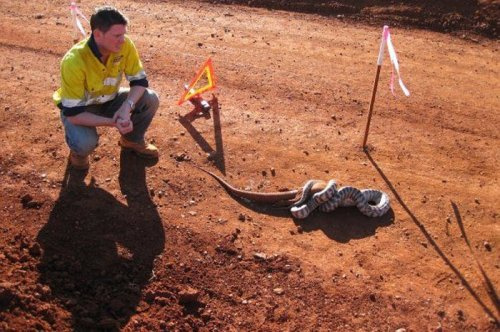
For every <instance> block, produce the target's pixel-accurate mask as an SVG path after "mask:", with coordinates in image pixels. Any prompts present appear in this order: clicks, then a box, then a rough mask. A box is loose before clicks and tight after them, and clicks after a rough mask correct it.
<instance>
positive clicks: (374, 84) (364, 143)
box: [363, 65, 382, 149]
mask: <svg viewBox="0 0 500 332" xmlns="http://www.w3.org/2000/svg"><path fill="white" fill-rule="evenodd" d="M380 68H382V65H378V66H377V74H376V75H375V82H374V83H373V91H372V100H371V101H370V110H369V111H368V122H367V123H366V130H365V138H364V139H363V149H365V148H366V140H367V139H368V131H369V130H370V122H371V120H372V112H373V105H374V104H375V95H376V94H377V86H378V78H379V76H380Z"/></svg>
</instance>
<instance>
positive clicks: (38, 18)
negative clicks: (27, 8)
mask: <svg viewBox="0 0 500 332" xmlns="http://www.w3.org/2000/svg"><path fill="white" fill-rule="evenodd" d="M42 18H43V14H36V15H35V20H40V19H42Z"/></svg>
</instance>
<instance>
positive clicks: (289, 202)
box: [192, 165, 390, 219]
mask: <svg viewBox="0 0 500 332" xmlns="http://www.w3.org/2000/svg"><path fill="white" fill-rule="evenodd" d="M192 166H194V167H196V168H197V169H199V170H201V171H203V172H205V173H207V174H208V175H210V176H211V177H212V178H214V179H215V180H216V181H217V182H218V183H219V184H220V185H221V186H222V187H223V188H224V189H225V190H226V191H227V192H228V193H229V194H230V195H231V196H233V197H236V198H240V199H245V200H248V201H251V202H254V203H266V204H273V205H274V206H280V207H285V208H287V209H290V212H291V214H292V216H293V217H294V218H296V219H305V218H307V217H308V216H309V215H310V214H311V213H312V212H313V211H314V210H316V209H318V210H319V211H321V212H332V211H333V210H335V209H336V208H338V207H347V206H356V207H357V208H358V210H359V211H360V212H361V213H362V214H364V215H366V216H368V217H372V218H377V217H381V216H383V215H384V214H386V213H387V211H389V209H390V199H389V196H388V195H387V194H386V193H385V192H383V191H381V190H377V189H362V190H359V189H357V188H355V187H351V186H345V187H341V188H340V189H338V190H337V183H336V181H335V180H329V181H328V182H325V181H323V180H308V181H307V182H306V183H305V184H304V185H303V186H302V188H299V189H295V190H288V191H279V192H255V191H249V190H241V189H238V188H236V187H234V186H233V185H231V184H230V183H229V182H227V181H225V180H224V179H223V178H222V177H220V176H218V175H216V174H215V173H212V172H210V171H208V170H206V169H204V168H202V167H199V166H197V165H192Z"/></svg>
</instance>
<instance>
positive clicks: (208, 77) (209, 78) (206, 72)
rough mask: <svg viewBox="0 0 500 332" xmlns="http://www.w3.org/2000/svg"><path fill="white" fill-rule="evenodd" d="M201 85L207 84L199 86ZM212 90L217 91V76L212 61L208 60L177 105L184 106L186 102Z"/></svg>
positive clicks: (186, 88) (186, 87)
mask: <svg viewBox="0 0 500 332" xmlns="http://www.w3.org/2000/svg"><path fill="white" fill-rule="evenodd" d="M205 82H206V83H205ZM200 83H202V84H203V83H205V84H203V85H201V86H199V85H200ZM212 89H215V75H214V68H213V66H212V59H211V58H208V59H207V60H206V61H205V63H204V64H203V66H202V67H201V68H200V70H199V71H198V73H197V74H196V76H195V77H194V78H193V79H192V80H191V82H190V83H189V85H187V86H185V92H184V93H183V95H182V97H181V98H180V99H179V101H178V102H177V105H182V104H183V103H184V102H185V101H187V100H190V99H192V98H193V97H195V96H197V95H199V94H201V93H203V92H205V91H208V90H212Z"/></svg>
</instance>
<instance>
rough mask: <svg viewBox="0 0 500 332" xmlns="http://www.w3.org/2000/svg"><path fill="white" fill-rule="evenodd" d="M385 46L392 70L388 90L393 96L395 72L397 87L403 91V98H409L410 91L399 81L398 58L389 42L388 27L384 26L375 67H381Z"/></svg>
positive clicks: (390, 41)
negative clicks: (395, 74)
mask: <svg viewBox="0 0 500 332" xmlns="http://www.w3.org/2000/svg"><path fill="white" fill-rule="evenodd" d="M386 45H387V50H388V51H389V57H390V59H391V62H392V65H393V69H392V72H391V81H390V84H389V86H390V89H391V92H392V94H393V95H395V94H394V70H396V73H397V75H398V82H399V86H400V87H401V90H403V93H404V94H405V96H407V97H408V96H410V91H409V90H408V89H407V88H406V86H405V85H404V83H403V80H402V79H401V73H400V71H399V62H398V57H397V55H396V50H395V49H394V45H393V44H392V40H391V33H390V31H389V27H388V26H387V25H384V29H383V31H382V41H381V42H380V50H379V54H378V60H377V65H379V66H381V65H382V61H383V59H384V49H385V46H386Z"/></svg>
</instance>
